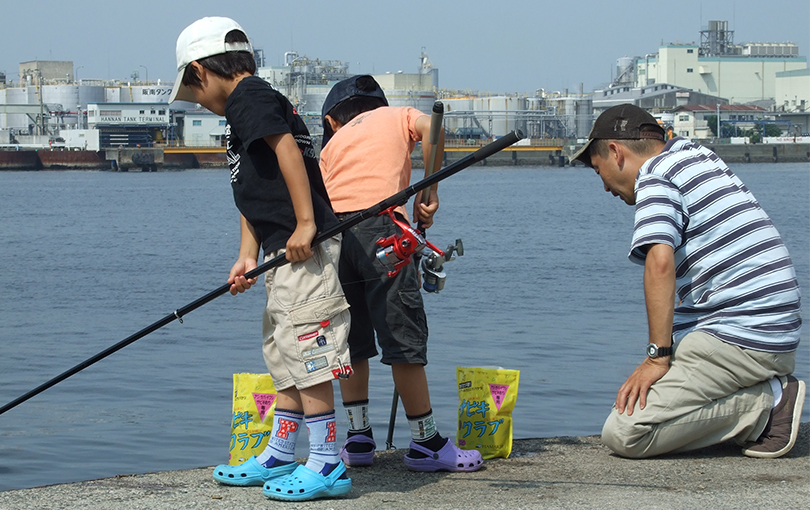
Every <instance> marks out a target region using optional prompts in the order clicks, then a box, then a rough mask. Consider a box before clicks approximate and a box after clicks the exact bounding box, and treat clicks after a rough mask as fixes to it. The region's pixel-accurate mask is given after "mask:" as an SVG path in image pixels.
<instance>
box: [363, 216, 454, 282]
mask: <svg viewBox="0 0 810 510" xmlns="http://www.w3.org/2000/svg"><path fill="white" fill-rule="evenodd" d="M395 207H396V206H392V207H389V208H388V209H386V210H384V211H383V212H381V213H380V214H385V213H388V216H389V217H390V218H391V221H393V222H394V224H396V226H398V227H399V229H400V231H401V234H399V235H396V234H394V235H391V236H388V237H382V238H380V239H378V240H377V246H379V248H377V260H379V261H380V262H381V263H382V265H383V266H385V267H387V268H390V270H389V271H388V277H389V278H393V277H394V276H396V275H397V273H399V270H400V269H402V268H403V267H405V266H407V265H408V264H410V262H411V259H412V258H413V255H414V254H415V253H420V252H421V251H422V250H424V249H425V248H426V247H427V248H429V249H430V250H431V251H433V252H435V253H437V254H438V255H439V256H440V257H444V253H443V252H442V251H441V250H440V249H438V248H436V247H435V246H433V245H432V244H430V242H428V241H427V240H426V239H425V236H423V235H422V234H420V233H419V231H417V230H416V229H414V228H412V227H411V226H410V225H408V224H407V223H405V222H402V221H399V220H398V219H396V217H395V216H394V208H395Z"/></svg>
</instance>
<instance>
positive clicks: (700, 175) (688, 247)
mask: <svg viewBox="0 0 810 510" xmlns="http://www.w3.org/2000/svg"><path fill="white" fill-rule="evenodd" d="M635 191H636V212H635V226H634V228H633V241H632V247H631V249H630V254H629V258H630V260H631V261H633V262H635V263H638V264H644V260H645V258H646V254H647V250H649V248H650V246H651V245H653V244H667V245H670V246H672V247H673V249H674V251H675V278H676V290H677V296H678V297H677V300H678V301H679V303H677V304H676V307H675V317H674V324H673V328H672V336H673V340H675V341H677V340H680V339H681V338H683V337H684V336H686V334H687V333H689V332H691V331H693V330H696V329H699V330H702V331H705V332H706V333H710V334H712V335H714V336H716V337H717V338H720V339H721V340H724V341H726V342H728V343H732V344H736V345H739V346H741V347H745V348H749V349H755V350H759V351H767V352H790V351H794V350H795V349H796V347H797V346H798V345H799V334H800V330H801V323H802V321H801V317H800V310H801V297H800V295H799V285H798V283H797V281H796V272H795V270H794V268H793V262H792V261H791V260H790V255H789V254H788V251H787V248H786V247H785V244H784V243H783V242H782V238H781V237H780V235H779V232H777V230H776V228H775V227H774V226H773V223H771V219H770V218H769V217H768V215H767V214H766V213H765V211H763V210H762V208H761V207H760V205H759V203H758V202H757V200H756V199H755V198H754V195H753V194H751V192H750V191H749V190H748V188H746V187H745V185H744V184H743V183H742V181H740V179H739V178H738V177H737V176H736V175H734V174H733V173H732V172H731V170H729V168H728V167H727V166H726V164H725V163H724V162H723V160H721V159H720V158H719V157H717V155H716V154H715V153H713V152H712V151H710V150H709V149H706V148H705V147H701V146H700V145H697V144H695V143H692V142H690V141H688V140H685V139H683V138H675V139H673V140H670V141H669V142H668V143H667V144H666V146H665V147H664V150H663V151H662V152H661V154H659V155H658V156H655V157H654V158H651V159H649V160H648V161H646V162H645V163H644V165H642V167H641V169H640V171H639V173H638V177H637V179H636V187H635Z"/></svg>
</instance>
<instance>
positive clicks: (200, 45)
mask: <svg viewBox="0 0 810 510" xmlns="http://www.w3.org/2000/svg"><path fill="white" fill-rule="evenodd" d="M231 30H239V31H240V32H242V33H245V31H244V30H243V29H242V27H241V26H239V23H237V22H235V21H234V20H232V19H230V18H223V17H210V18H202V19H198V20H197V21H195V22H194V23H192V24H191V25H189V26H187V27H186V28H185V30H183V31H182V32H181V33H180V37H178V38H177V80H175V82H174V87H172V95H171V96H169V102H170V103H171V102H173V101H191V102H192V103H193V102H194V101H195V99H194V93H193V92H192V91H191V89H190V88H189V87H188V86H186V85H183V73H184V72H185V70H186V66H187V65H189V64H190V63H192V62H193V61H195V60H199V59H202V58H206V57H211V56H213V55H220V54H222V53H227V52H229V51H247V52H249V53H250V54H251V55H252V54H253V48H252V47H251V45H250V43H245V42H233V43H226V42H225V36H226V35H227V34H228V32H230V31H231ZM246 35H247V34H246Z"/></svg>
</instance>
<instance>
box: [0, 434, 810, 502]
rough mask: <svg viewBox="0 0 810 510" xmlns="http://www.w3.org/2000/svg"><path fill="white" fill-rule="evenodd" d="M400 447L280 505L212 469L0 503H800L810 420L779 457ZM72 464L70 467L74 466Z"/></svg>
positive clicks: (3, 496)
mask: <svg viewBox="0 0 810 510" xmlns="http://www.w3.org/2000/svg"><path fill="white" fill-rule="evenodd" d="M405 453H406V450H405V449H400V450H391V451H382V452H378V454H377V456H376V457H375V461H374V466H372V467H370V468H354V469H349V475H350V476H351V478H352V481H353V489H352V492H350V493H349V494H348V495H347V496H344V497H342V498H338V499H326V500H316V501H311V502H301V503H285V502H278V501H272V500H268V499H267V498H265V497H264V496H263V495H262V490H261V487H229V486H224V485H220V484H219V483H216V482H214V481H213V480H212V478H211V470H212V467H204V468H198V469H188V470H182V471H167V472H159V473H147V474H140V475H121V476H116V477H113V478H105V479H100V480H91V481H85V482H76V483H70V484H63V485H52V486H44V487H37V488H31V489H22V490H12V491H5V492H0V509H2V510H17V509H20V510H22V509H25V510H28V509H32V508H36V509H51V508H53V509H57V508H58V509H70V508H82V509H89V510H102V509H124V508H125V509H167V510H168V509H172V510H175V509H185V508H189V509H190V508H194V509H200V508H201V509H209V508H210V509H233V508H290V509H292V508H295V509H352V510H365V509H369V510H380V509H389V508H390V509H399V508H401V509H428V508H430V509H457V508H463V509H477V508H486V509H524V508H600V509H613V508H615V509H627V508H631V509H632V508H698V507H700V508H703V507H709V506H710V507H711V508H712V509H713V510H715V509H721V508H754V507H765V508H806V507H807V505H808V502H810V423H803V424H801V428H800V433H799V439H798V441H797V443H796V446H795V447H794V448H793V450H791V451H790V452H789V453H788V454H787V455H786V456H784V457H782V458H779V459H752V458H748V457H745V456H743V455H742V454H741V453H740V448H739V446H737V445H736V444H734V443H733V442H727V443H723V444H720V445H716V446H712V447H709V448H705V449H702V450H698V451H694V452H688V453H683V454H677V455H666V456H661V457H656V458H653V459H643V460H630V459H623V458H621V457H617V456H615V455H613V454H612V453H611V452H610V450H608V449H607V448H606V447H605V446H604V445H603V444H602V442H601V440H600V438H599V436H586V437H556V438H547V439H518V440H515V441H514V447H513V450H512V455H511V456H510V458H508V459H492V460H488V461H486V462H485V465H484V468H482V469H481V470H479V471H477V472H474V473H414V472H410V471H408V470H407V469H406V468H405V466H404V465H403V463H402V457H403V455H404V454H405ZM73 469H75V467H74V468H73Z"/></svg>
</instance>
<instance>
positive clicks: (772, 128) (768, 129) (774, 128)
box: [763, 124, 782, 136]
mask: <svg viewBox="0 0 810 510" xmlns="http://www.w3.org/2000/svg"><path fill="white" fill-rule="evenodd" d="M763 130H764V133H765V136H782V128H780V127H779V126H778V125H777V124H765V127H764V129H763Z"/></svg>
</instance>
